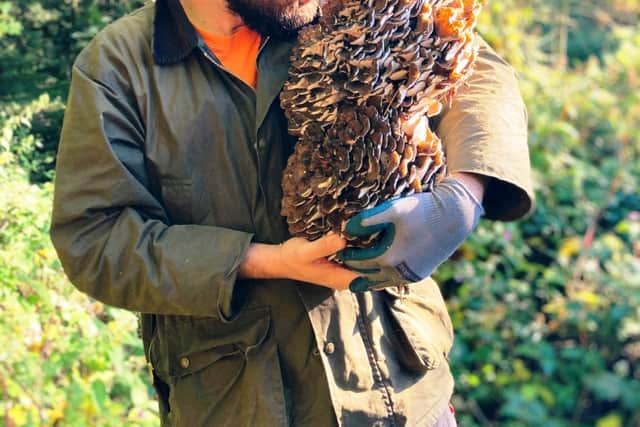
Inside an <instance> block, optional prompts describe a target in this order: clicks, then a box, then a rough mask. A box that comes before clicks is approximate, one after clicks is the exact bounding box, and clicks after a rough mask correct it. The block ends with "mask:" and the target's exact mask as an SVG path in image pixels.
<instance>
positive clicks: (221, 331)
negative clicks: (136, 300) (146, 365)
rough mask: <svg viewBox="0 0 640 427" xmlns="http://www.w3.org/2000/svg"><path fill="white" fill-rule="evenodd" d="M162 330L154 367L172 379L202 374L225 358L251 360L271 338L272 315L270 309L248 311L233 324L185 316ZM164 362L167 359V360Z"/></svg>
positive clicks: (210, 318)
mask: <svg viewBox="0 0 640 427" xmlns="http://www.w3.org/2000/svg"><path fill="white" fill-rule="evenodd" d="M178 319H179V320H177V321H175V322H167V323H169V324H170V325H171V326H172V327H167V328H166V330H165V331H164V332H163V331H161V330H158V332H159V336H158V345H157V346H154V347H158V348H156V349H155V350H156V351H154V353H157V354H156V356H155V357H154V358H155V359H156V362H157V363H154V368H156V369H157V370H158V371H159V374H162V373H163V371H164V369H162V368H163V367H165V368H166V373H167V374H168V375H169V376H171V377H182V376H185V375H189V374H192V373H195V372H198V371H200V370H202V369H204V368H206V367H207V366H209V365H211V364H212V363H215V362H216V361H218V360H220V359H222V358H223V357H228V356H232V355H240V356H242V357H247V356H248V355H249V354H250V353H252V352H253V351H254V350H256V349H257V348H258V347H259V346H260V345H261V344H262V342H263V341H264V340H265V338H266V337H267V334H268V333H269V325H270V323H271V316H270V312H269V308H268V307H261V308H256V309H245V310H243V311H242V312H241V313H240V314H239V315H238V316H237V317H236V318H235V319H233V320H232V321H231V322H222V321H221V320H220V319H218V318H214V317H198V318H191V317H184V318H178ZM163 359H164V360H163Z"/></svg>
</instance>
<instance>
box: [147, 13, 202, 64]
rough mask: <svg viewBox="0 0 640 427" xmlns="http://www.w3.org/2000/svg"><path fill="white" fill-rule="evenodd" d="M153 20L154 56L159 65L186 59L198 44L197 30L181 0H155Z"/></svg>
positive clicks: (152, 46)
mask: <svg viewBox="0 0 640 427" xmlns="http://www.w3.org/2000/svg"><path fill="white" fill-rule="evenodd" d="M155 3H156V11H155V16H154V20H153V35H152V42H151V43H152V45H151V48H152V50H153V57H154V59H155V61H156V63H157V64H158V65H169V64H175V63H177V62H180V61H182V60H183V59H185V58H186V57H187V56H189V54H190V53H191V52H192V51H193V49H195V48H196V47H197V46H198V40H199V37H198V33H197V32H196V30H195V28H193V25H191V22H189V19H188V18H187V15H186V14H185V12H184V9H183V8H182V5H181V4H180V1H179V0H155Z"/></svg>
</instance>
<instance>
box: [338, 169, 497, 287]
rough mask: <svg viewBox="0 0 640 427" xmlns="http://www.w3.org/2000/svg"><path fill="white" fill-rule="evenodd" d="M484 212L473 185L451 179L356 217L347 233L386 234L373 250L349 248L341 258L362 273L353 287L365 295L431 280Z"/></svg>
mask: <svg viewBox="0 0 640 427" xmlns="http://www.w3.org/2000/svg"><path fill="white" fill-rule="evenodd" d="M483 214H484V209H483V208H482V205H481V204H480V202H479V201H478V200H477V199H476V198H475V197H474V196H473V194H471V192H469V190H468V189H467V187H466V186H465V185H464V184H463V183H462V182H460V181H459V180H457V179H456V178H453V177H447V178H445V179H443V180H442V182H441V183H440V184H438V185H436V186H435V187H434V189H433V191H432V192H424V193H418V194H414V195H411V196H407V197H402V198H399V199H394V200H390V201H387V202H385V203H383V204H381V205H380V206H376V207H374V208H371V209H367V210H365V211H363V212H360V213H359V214H358V215H356V216H354V217H353V218H351V219H350V220H349V221H348V222H347V225H346V230H345V231H346V233H348V234H351V235H353V236H368V235H370V234H373V233H375V232H378V231H382V232H383V233H382V235H381V237H380V239H379V240H378V241H377V243H376V244H375V245H374V246H372V247H369V248H361V249H359V248H347V249H345V250H343V251H341V252H339V253H338V258H339V259H340V260H342V261H343V262H344V263H345V265H346V266H347V267H349V268H350V269H352V270H354V271H355V272H357V273H359V274H360V275H361V277H358V278H356V279H354V280H353V281H352V282H351V284H350V286H349V288H350V289H351V291H353V292H364V291H369V290H376V289H382V288H385V287H389V286H399V285H402V284H406V283H411V282H416V281H419V280H421V279H424V278H425V277H428V276H429V275H431V273H433V271H434V270H435V269H436V267H438V266H439V265H440V264H441V263H443V262H444V261H446V260H447V259H448V258H449V257H450V256H451V255H452V254H453V252H454V251H455V250H456V249H457V248H458V247H459V246H460V245H461V244H462V242H463V241H464V240H465V239H466V238H467V236H468V235H469V234H470V233H471V231H473V229H474V228H475V227H476V225H477V224H478V220H479V219H480V216H481V215H483Z"/></svg>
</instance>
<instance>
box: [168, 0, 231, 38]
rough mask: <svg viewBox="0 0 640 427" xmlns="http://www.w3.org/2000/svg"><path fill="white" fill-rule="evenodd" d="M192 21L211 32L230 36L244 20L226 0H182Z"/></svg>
mask: <svg viewBox="0 0 640 427" xmlns="http://www.w3.org/2000/svg"><path fill="white" fill-rule="evenodd" d="M180 3H181V4H182V7H183V8H184V11H185V13H186V14H187V17H188V18H189V21H191V23H192V24H193V25H194V26H196V27H198V28H202V29H203V30H204V31H206V32H208V33H211V34H219V35H223V36H229V35H231V34H233V32H234V31H235V30H237V29H238V27H240V26H241V25H242V24H243V22H242V18H240V17H239V16H238V15H236V14H235V13H233V12H231V10H229V8H228V7H227V2H226V0H180Z"/></svg>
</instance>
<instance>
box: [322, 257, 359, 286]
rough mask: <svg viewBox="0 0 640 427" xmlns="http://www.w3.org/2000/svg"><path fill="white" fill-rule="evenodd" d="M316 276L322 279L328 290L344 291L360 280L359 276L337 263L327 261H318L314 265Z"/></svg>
mask: <svg viewBox="0 0 640 427" xmlns="http://www.w3.org/2000/svg"><path fill="white" fill-rule="evenodd" d="M314 270H315V271H314V274H315V275H316V276H317V277H320V278H322V283H321V284H322V285H323V286H326V287H328V288H332V289H336V290H338V291H344V290H346V289H348V288H349V284H350V283H351V282H353V281H354V280H355V279H356V278H358V277H359V276H358V274H357V273H355V272H353V271H351V270H348V269H346V268H344V267H342V266H340V265H339V264H336V263H335V262H331V261H327V260H326V259H322V260H318V261H317V262H316V263H315V265H314Z"/></svg>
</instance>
